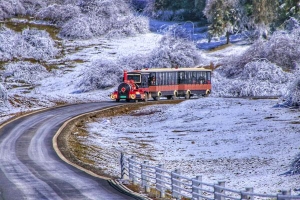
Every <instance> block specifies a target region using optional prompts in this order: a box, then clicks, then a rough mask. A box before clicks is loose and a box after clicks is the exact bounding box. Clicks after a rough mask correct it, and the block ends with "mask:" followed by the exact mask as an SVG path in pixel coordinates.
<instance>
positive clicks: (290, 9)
mask: <svg viewBox="0 0 300 200" xmlns="http://www.w3.org/2000/svg"><path fill="white" fill-rule="evenodd" d="M280 2H281V3H280V4H281V5H280V7H279V8H280V9H279V17H278V20H277V22H278V25H280V24H281V23H283V22H284V21H285V20H287V19H289V18H290V17H295V18H298V19H300V0H282V1H280Z"/></svg>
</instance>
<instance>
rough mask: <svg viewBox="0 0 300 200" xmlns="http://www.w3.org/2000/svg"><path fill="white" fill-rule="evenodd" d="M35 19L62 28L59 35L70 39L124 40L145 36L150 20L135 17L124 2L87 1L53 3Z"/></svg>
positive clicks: (122, 0) (118, 0)
mask: <svg viewBox="0 0 300 200" xmlns="http://www.w3.org/2000/svg"><path fill="white" fill-rule="evenodd" d="M36 17H37V18H38V19H42V20H49V21H51V22H52V23H54V24H56V25H58V26H59V27H61V31H60V33H59V35H60V36H61V37H64V38H68V39H89V38H92V37H95V36H103V35H106V36H107V37H121V36H132V35H136V34H138V33H145V32H147V31H148V30H149V27H148V26H149V25H148V20H147V18H145V17H142V16H135V15H134V13H133V11H132V9H131V8H130V7H129V4H128V3H127V2H125V0H90V1H89V0H88V1H80V3H79V4H78V5H75V4H68V5H58V4H53V5H49V6H48V7H45V8H42V9H41V10H40V11H39V12H38V13H37V14H36Z"/></svg>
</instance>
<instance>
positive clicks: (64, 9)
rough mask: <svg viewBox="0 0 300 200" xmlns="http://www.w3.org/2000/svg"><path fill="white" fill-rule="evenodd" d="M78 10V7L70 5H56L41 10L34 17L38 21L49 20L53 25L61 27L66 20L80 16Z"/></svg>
mask: <svg viewBox="0 0 300 200" xmlns="http://www.w3.org/2000/svg"><path fill="white" fill-rule="evenodd" d="M80 13H81V12H80V9H79V7H78V6H74V5H71V4H68V5H58V4H53V5H49V6H48V7H45V8H42V9H40V10H39V12H38V13H37V14H36V15H35V16H36V17H37V18H38V19H42V20H49V21H51V22H52V23H54V24H57V25H62V24H63V23H65V22H67V21H68V20H70V19H72V18H74V17H77V16H79V15H80Z"/></svg>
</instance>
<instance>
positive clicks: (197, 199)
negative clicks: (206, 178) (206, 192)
mask: <svg viewBox="0 0 300 200" xmlns="http://www.w3.org/2000/svg"><path fill="white" fill-rule="evenodd" d="M198 182H202V176H196V178H195V179H192V198H193V199H195V200H202V198H201V197H199V196H198V195H199V194H201V193H202V191H201V190H199V189H197V188H201V189H202V184H201V183H198Z"/></svg>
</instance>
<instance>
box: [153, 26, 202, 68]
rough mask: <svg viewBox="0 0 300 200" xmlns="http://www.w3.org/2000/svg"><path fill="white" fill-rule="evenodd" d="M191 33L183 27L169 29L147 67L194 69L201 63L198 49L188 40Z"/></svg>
mask: <svg viewBox="0 0 300 200" xmlns="http://www.w3.org/2000/svg"><path fill="white" fill-rule="evenodd" d="M188 38H189V33H188V32H187V31H186V30H185V29H184V28H182V27H181V26H178V25H174V26H170V27H168V30H167V31H165V33H164V36H163V38H162V39H161V41H160V45H159V47H157V49H155V50H153V51H152V53H151V55H150V59H149V63H148V64H147V67H149V68H171V67H193V66H195V65H198V64H199V63H200V62H201V56H199V52H198V49H197V48H196V46H195V44H194V43H193V42H191V41H189V40H188Z"/></svg>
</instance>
